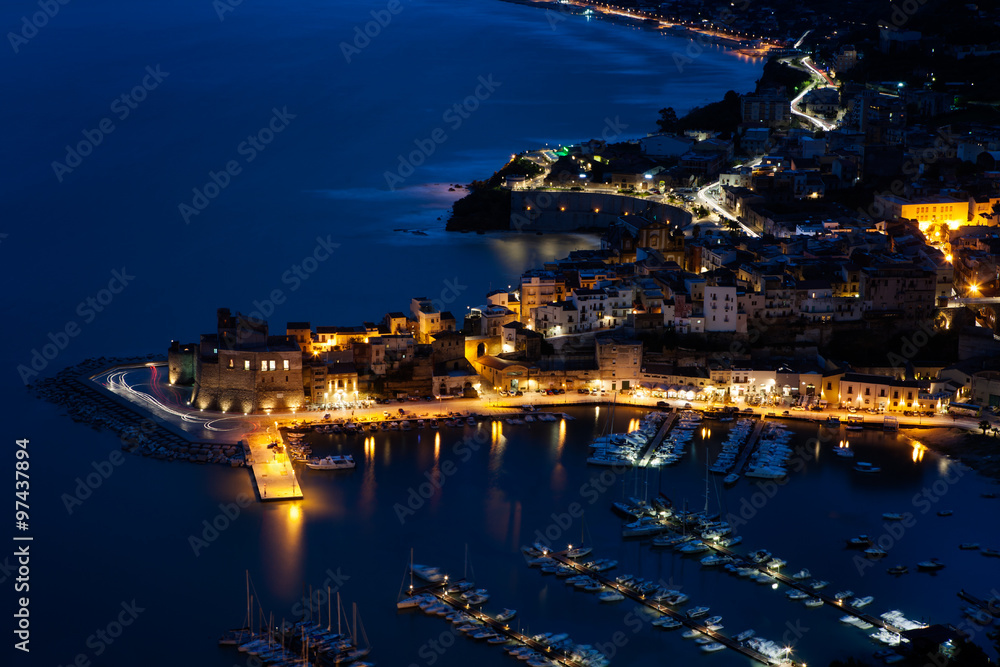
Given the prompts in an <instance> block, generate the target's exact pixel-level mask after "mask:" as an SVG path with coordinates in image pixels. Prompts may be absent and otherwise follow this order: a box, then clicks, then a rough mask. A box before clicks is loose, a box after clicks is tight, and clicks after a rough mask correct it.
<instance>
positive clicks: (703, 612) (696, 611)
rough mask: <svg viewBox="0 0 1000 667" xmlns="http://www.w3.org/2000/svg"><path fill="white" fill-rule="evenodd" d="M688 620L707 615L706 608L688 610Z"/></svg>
mask: <svg viewBox="0 0 1000 667" xmlns="http://www.w3.org/2000/svg"><path fill="white" fill-rule="evenodd" d="M687 615H688V618H698V617H699V616H707V615H708V607H694V608H693V609H689V610H688V613H687Z"/></svg>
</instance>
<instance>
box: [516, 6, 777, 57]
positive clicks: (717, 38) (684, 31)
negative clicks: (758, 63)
mask: <svg viewBox="0 0 1000 667" xmlns="http://www.w3.org/2000/svg"><path fill="white" fill-rule="evenodd" d="M501 1H502V2H509V3H511V4H515V5H524V6H526V7H541V8H544V9H547V10H549V11H555V12H559V13H560V14H567V13H569V14H573V15H576V16H579V15H582V12H583V10H586V9H591V10H593V11H595V12H596V13H598V14H600V15H602V17H603V18H608V19H610V20H611V21H613V22H615V21H617V22H619V23H623V24H626V25H630V26H634V27H640V28H648V29H650V30H655V31H657V32H662V31H664V30H671V31H675V33H674V34H671V35H668V36H670V37H677V38H678V39H692V40H693V39H695V38H696V36H701V37H707V38H708V40H709V41H710V43H713V44H719V45H720V46H725V47H728V48H729V49H730V50H732V51H740V50H742V49H747V50H755V47H754V46H753V44H752V43H750V42H747V41H744V40H741V39H738V38H733V37H727V36H724V35H719V34H716V33H713V32H711V31H708V30H698V29H697V28H693V27H691V26H687V25H684V24H681V23H673V22H671V21H669V20H666V19H649V18H639V17H628V16H624V15H621V14H618V13H608V12H606V11H605V10H604V9H602V8H601V6H600V5H599V4H598V3H593V2H586V1H579V0H574V1H573V2H567V3H561V2H557V1H556V0H501ZM567 7H573V8H576V9H578V10H581V11H575V12H567V11H566V8H567ZM653 23H656V25H655V26H654V25H653ZM743 55H751V56H754V54H752V53H744V54H743ZM754 57H759V58H763V57H766V55H764V54H757V55H755V56H754Z"/></svg>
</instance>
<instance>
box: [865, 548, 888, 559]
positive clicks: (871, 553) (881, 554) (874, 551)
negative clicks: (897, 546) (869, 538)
mask: <svg viewBox="0 0 1000 667" xmlns="http://www.w3.org/2000/svg"><path fill="white" fill-rule="evenodd" d="M888 555H889V552H888V551H884V550H882V549H879V548H878V547H868V548H867V549H865V556H868V557H869V558H885V557H886V556H888Z"/></svg>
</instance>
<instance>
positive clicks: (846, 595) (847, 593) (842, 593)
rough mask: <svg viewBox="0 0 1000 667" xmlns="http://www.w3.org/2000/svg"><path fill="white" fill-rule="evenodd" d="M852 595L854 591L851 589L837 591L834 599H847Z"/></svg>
mask: <svg viewBox="0 0 1000 667" xmlns="http://www.w3.org/2000/svg"><path fill="white" fill-rule="evenodd" d="M852 595H854V591H851V590H846V591H840V592H839V593H835V594H834V595H833V599H834V600H846V599H847V598H849V597H851V596H852Z"/></svg>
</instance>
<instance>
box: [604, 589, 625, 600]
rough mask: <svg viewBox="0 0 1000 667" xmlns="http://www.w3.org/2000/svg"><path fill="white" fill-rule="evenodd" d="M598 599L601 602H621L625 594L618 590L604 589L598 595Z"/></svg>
mask: <svg viewBox="0 0 1000 667" xmlns="http://www.w3.org/2000/svg"><path fill="white" fill-rule="evenodd" d="M597 599H598V600H600V601H601V602H621V601H622V600H624V599H625V596H624V595H622V594H621V593H619V592H618V591H604V592H603V593H601V594H599V595H598V596H597Z"/></svg>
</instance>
